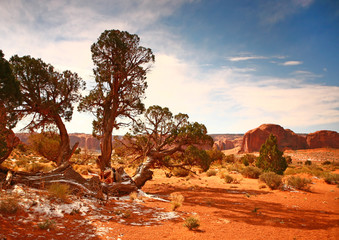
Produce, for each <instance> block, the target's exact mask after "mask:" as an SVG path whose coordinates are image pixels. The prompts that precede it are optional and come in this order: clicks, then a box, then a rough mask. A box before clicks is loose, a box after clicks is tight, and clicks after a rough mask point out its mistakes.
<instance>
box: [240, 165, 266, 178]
mask: <svg viewBox="0 0 339 240" xmlns="http://www.w3.org/2000/svg"><path fill="white" fill-rule="evenodd" d="M261 173H262V171H261V169H260V168H257V167H252V166H248V167H245V168H244V169H243V170H242V175H243V176H244V177H246V178H254V179H257V178H259V176H260V174H261Z"/></svg>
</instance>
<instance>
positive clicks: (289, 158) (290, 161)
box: [285, 156, 292, 164]
mask: <svg viewBox="0 0 339 240" xmlns="http://www.w3.org/2000/svg"><path fill="white" fill-rule="evenodd" d="M285 159H286V162H287V164H292V158H291V156H285Z"/></svg>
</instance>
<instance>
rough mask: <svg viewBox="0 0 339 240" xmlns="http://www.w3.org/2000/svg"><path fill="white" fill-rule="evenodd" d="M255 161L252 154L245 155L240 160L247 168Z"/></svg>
mask: <svg viewBox="0 0 339 240" xmlns="http://www.w3.org/2000/svg"><path fill="white" fill-rule="evenodd" d="M256 159H257V157H256V156H254V155H253V154H246V155H244V156H242V157H241V158H240V162H241V163H242V164H244V165H245V166H248V165H250V164H253V163H254V162H255V160H256Z"/></svg>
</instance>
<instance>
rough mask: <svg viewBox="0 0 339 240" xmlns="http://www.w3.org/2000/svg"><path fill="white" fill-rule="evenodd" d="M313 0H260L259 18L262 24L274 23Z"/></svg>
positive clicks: (306, 5)
mask: <svg viewBox="0 0 339 240" xmlns="http://www.w3.org/2000/svg"><path fill="white" fill-rule="evenodd" d="M313 2H314V1H313V0H284V1H262V2H261V7H260V11H259V18H260V21H261V23H262V24H265V25H274V24H276V23H278V22H280V21H283V20H285V19H286V18H287V17H289V16H291V15H293V14H295V13H297V12H298V11H299V10H301V9H305V8H307V7H309V6H310V5H311V4H312V3H313Z"/></svg>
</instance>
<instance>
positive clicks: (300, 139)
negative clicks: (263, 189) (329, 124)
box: [240, 124, 339, 153]
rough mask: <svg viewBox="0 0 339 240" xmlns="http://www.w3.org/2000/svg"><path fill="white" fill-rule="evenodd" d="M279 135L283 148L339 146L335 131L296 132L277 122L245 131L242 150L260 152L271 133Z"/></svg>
mask: <svg viewBox="0 0 339 240" xmlns="http://www.w3.org/2000/svg"><path fill="white" fill-rule="evenodd" d="M271 133H272V134H273V135H275V136H276V137H277V140H278V146H279V148H280V149H281V150H287V149H292V150H297V149H307V148H312V149H313V148H327V147H330V148H339V134H338V133H337V132H335V131H327V130H323V131H318V132H315V133H310V134H308V135H305V134H304V135H303V134H296V133H294V132H293V131H292V130H290V129H284V128H283V127H281V126H279V125H276V124H263V125H261V126H259V127H258V128H255V129H252V130H250V131H248V132H247V133H245V135H244V137H243V141H242V145H241V150H240V152H244V153H250V152H258V151H259V150H260V147H261V145H262V144H263V143H265V141H266V139H267V138H268V136H269V135H270V134H271Z"/></svg>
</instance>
